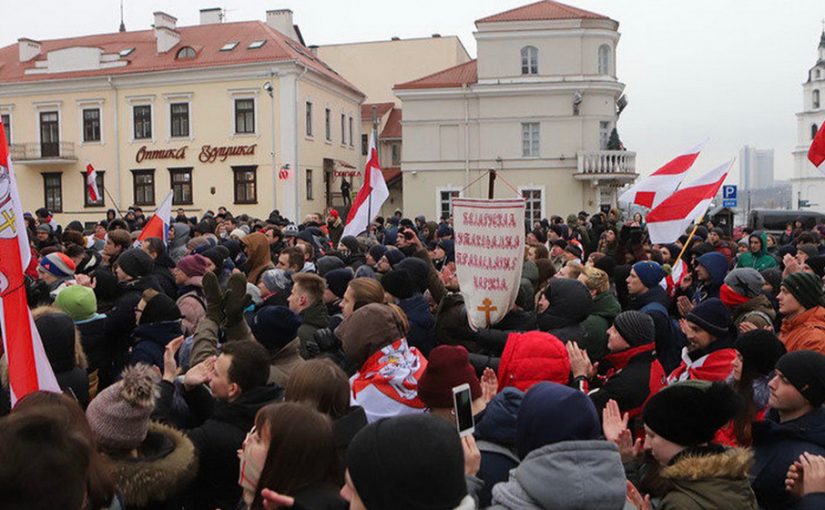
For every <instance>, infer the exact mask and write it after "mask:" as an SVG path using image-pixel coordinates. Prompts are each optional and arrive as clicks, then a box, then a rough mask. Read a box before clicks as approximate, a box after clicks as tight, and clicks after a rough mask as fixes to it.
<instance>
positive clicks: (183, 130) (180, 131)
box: [169, 103, 189, 137]
mask: <svg viewBox="0 0 825 510" xmlns="http://www.w3.org/2000/svg"><path fill="white" fill-rule="evenodd" d="M169 118H170V119H171V122H172V131H171V132H172V136H173V137H175V136H189V103H172V104H170V105H169Z"/></svg>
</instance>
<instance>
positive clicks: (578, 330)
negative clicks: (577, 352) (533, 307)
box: [538, 278, 593, 342]
mask: <svg viewBox="0 0 825 510" xmlns="http://www.w3.org/2000/svg"><path fill="white" fill-rule="evenodd" d="M544 292H545V295H546V296H547V299H548V301H549V302H550V306H548V307H547V310H545V311H544V312H543V313H541V314H540V315H539V316H538V325H539V329H540V330H542V331H547V332H549V333H550V334H552V335H554V336H556V337H558V339H559V340H561V341H563V342H567V341H569V340H573V341H576V342H580V341H586V340H587V332H586V331H585V330H584V328H583V327H582V325H581V323H582V321H584V319H586V318H587V316H588V315H590V312H591V311H592V309H593V299H592V298H591V297H590V292H589V291H588V290H587V287H585V286H584V284H583V283H582V282H580V281H578V280H569V279H567V278H551V279H550V284H549V285H548V286H547V289H545V291H544Z"/></svg>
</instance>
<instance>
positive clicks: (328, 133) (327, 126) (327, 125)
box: [324, 108, 332, 142]
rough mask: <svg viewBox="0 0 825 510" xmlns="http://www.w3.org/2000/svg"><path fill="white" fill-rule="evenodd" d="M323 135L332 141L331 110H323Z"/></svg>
mask: <svg viewBox="0 0 825 510" xmlns="http://www.w3.org/2000/svg"><path fill="white" fill-rule="evenodd" d="M324 137H325V138H326V140H327V141H328V142H331V141H332V110H330V109H329V108H326V109H325V110H324Z"/></svg>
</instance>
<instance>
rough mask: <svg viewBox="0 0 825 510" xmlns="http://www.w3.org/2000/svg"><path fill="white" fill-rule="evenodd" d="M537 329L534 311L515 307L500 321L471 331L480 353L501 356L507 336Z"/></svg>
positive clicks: (465, 320) (471, 350) (465, 321)
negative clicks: (488, 326) (485, 327)
mask: <svg viewBox="0 0 825 510" xmlns="http://www.w3.org/2000/svg"><path fill="white" fill-rule="evenodd" d="M464 323H465V324H467V319H466V317H464ZM537 329H538V325H537V323H536V314H535V313H534V312H528V311H526V310H521V309H518V308H513V309H512V310H510V311H509V312H507V315H505V316H504V318H503V319H501V320H500V321H499V322H497V323H496V324H493V325H492V326H490V328H488V329H480V330H478V331H476V332H475V333H471V337H472V338H473V339H474V340H475V344H476V346H477V347H478V352H479V353H483V354H486V355H490V356H501V353H502V351H504V345H505V344H506V343H507V338H508V337H509V336H510V335H511V334H512V333H523V332H525V331H535V330H537ZM444 343H451V342H444ZM468 350H470V352H473V351H475V349H470V348H469V347H468Z"/></svg>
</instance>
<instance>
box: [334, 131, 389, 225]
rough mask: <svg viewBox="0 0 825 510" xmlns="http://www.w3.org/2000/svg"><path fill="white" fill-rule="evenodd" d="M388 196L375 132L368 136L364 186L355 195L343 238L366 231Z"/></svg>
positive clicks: (379, 212)
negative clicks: (368, 148) (368, 147)
mask: <svg viewBox="0 0 825 510" xmlns="http://www.w3.org/2000/svg"><path fill="white" fill-rule="evenodd" d="M389 196H390V191H389V190H388V189H387V182H386V181H385V180H384V174H383V173H381V166H380V165H379V164H378V151H377V150H376V148H375V131H373V132H372V133H371V134H370V150H369V158H368V159H367V164H366V165H365V168H364V184H362V185H361V189H360V190H358V194H357V195H355V200H353V202H352V206H351V207H350V209H349V214H348V215H347V224H346V225H345V226H344V233H343V234H342V237H343V236H357V235H358V234H360V233H361V232H363V231H365V230H367V227H369V225H370V222H371V221H372V220H373V218H375V217H376V216H378V215H379V214H381V206H382V205H383V204H384V201H386V200H387V198H389Z"/></svg>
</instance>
